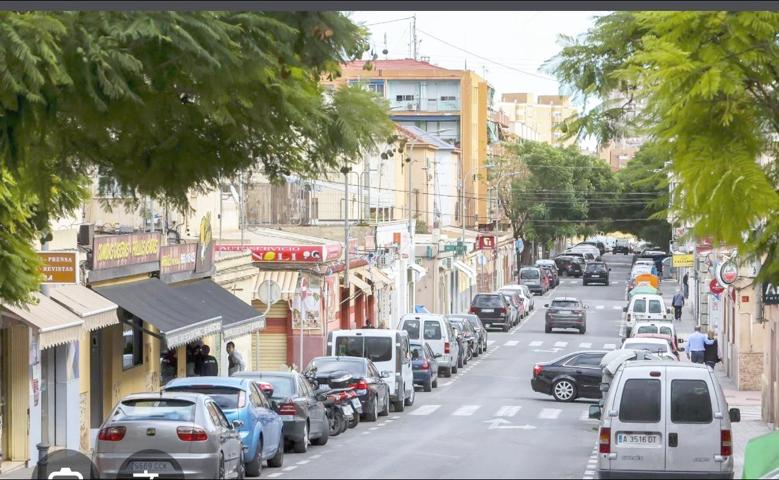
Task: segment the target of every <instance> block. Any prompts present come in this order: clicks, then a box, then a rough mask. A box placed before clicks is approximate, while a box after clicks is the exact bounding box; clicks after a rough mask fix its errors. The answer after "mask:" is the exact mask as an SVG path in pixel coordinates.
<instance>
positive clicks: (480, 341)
mask: <svg viewBox="0 0 779 480" xmlns="http://www.w3.org/2000/svg"><path fill="white" fill-rule="evenodd" d="M446 318H447V319H452V318H462V319H465V320H468V322H470V324H471V327H473V331H474V332H475V334H476V345H477V353H478V354H479V355H481V354H482V353H484V352H486V351H487V329H486V328H484V325H482V323H481V320H479V317H478V316H476V315H473V314H472V313H455V314H450V315H447V316H446Z"/></svg>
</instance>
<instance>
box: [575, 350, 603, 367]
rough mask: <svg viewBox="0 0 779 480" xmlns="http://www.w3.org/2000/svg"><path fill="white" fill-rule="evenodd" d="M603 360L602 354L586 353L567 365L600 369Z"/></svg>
mask: <svg viewBox="0 0 779 480" xmlns="http://www.w3.org/2000/svg"><path fill="white" fill-rule="evenodd" d="M602 358H603V355H601V354H594V353H585V354H584V355H578V356H576V357H574V358H573V359H571V360H569V361H568V363H566V365H570V366H572V367H585V368H598V367H600V361H601V359H602Z"/></svg>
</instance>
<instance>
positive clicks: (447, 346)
mask: <svg viewBox="0 0 779 480" xmlns="http://www.w3.org/2000/svg"><path fill="white" fill-rule="evenodd" d="M444 353H449V342H444Z"/></svg>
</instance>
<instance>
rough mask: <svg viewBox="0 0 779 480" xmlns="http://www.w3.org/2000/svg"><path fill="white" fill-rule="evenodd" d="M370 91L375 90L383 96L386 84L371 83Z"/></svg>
mask: <svg viewBox="0 0 779 480" xmlns="http://www.w3.org/2000/svg"><path fill="white" fill-rule="evenodd" d="M368 91H369V92H374V93H377V94H379V95H381V96H382V97H383V96H384V84H383V83H369V84H368Z"/></svg>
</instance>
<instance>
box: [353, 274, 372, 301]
mask: <svg viewBox="0 0 779 480" xmlns="http://www.w3.org/2000/svg"><path fill="white" fill-rule="evenodd" d="M349 283H351V284H352V285H354V286H355V287H357V288H359V289H360V290H362V291H363V293H364V294H365V295H370V294H371V292H372V291H373V290H372V289H371V286H370V285H368V284H367V283H366V282H365V281H363V280H362V279H360V277H358V276H357V274H356V273H355V272H349Z"/></svg>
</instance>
